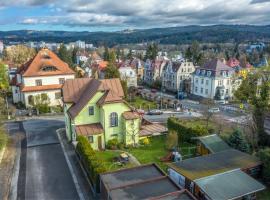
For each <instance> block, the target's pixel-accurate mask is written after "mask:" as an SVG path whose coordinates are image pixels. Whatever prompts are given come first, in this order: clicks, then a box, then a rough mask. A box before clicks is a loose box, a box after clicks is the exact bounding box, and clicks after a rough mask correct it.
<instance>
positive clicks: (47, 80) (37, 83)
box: [11, 49, 75, 107]
mask: <svg viewBox="0 0 270 200" xmlns="http://www.w3.org/2000/svg"><path fill="white" fill-rule="evenodd" d="M74 77H75V72H74V71H73V70H71V69H70V68H69V66H68V64H66V63H65V62H63V61H62V60H60V59H59V58H58V57H57V56H56V54H54V53H53V52H52V51H50V50H49V49H41V50H40V51H39V52H38V53H37V55H36V56H35V57H34V58H32V59H31V60H29V61H28V62H27V63H25V64H24V65H22V66H21V67H19V68H18V70H17V72H16V76H14V77H13V78H12V80H11V86H12V96H13V102H14V103H18V102H22V103H24V104H25V106H26V107H30V106H32V105H33V104H34V103H35V96H36V95H41V96H42V94H47V96H48V97H49V105H50V106H56V105H61V104H62V100H61V97H62V94H61V88H62V86H63V84H64V82H65V80H67V79H74Z"/></svg>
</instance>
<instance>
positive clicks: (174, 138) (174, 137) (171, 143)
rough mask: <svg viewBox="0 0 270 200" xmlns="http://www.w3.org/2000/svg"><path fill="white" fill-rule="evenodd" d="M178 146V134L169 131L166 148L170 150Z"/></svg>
mask: <svg viewBox="0 0 270 200" xmlns="http://www.w3.org/2000/svg"><path fill="white" fill-rule="evenodd" d="M177 146H178V134H177V132H176V131H170V132H169V133H168V134H167V139H166V148H167V149H169V150H171V149H173V148H175V147H177Z"/></svg>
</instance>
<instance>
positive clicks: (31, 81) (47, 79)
mask: <svg viewBox="0 0 270 200" xmlns="http://www.w3.org/2000/svg"><path fill="white" fill-rule="evenodd" d="M59 78H65V79H74V75H57V76H37V77H23V83H24V85H25V86H36V80H39V79H41V80H42V85H53V84H59Z"/></svg>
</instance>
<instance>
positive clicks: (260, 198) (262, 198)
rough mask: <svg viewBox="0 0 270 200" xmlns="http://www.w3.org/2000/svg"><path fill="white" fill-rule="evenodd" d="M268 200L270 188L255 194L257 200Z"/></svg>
mask: <svg viewBox="0 0 270 200" xmlns="http://www.w3.org/2000/svg"><path fill="white" fill-rule="evenodd" d="M268 199H270V187H268V188H266V189H265V190H264V191H262V192H258V193H257V200H268Z"/></svg>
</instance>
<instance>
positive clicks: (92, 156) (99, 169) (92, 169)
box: [76, 136, 106, 184]
mask: <svg viewBox="0 0 270 200" xmlns="http://www.w3.org/2000/svg"><path fill="white" fill-rule="evenodd" d="M77 141H78V144H77V146H76V152H77V153H78V154H79V155H80V158H81V160H82V163H83V165H84V167H85V170H86V171H87V172H88V175H89V178H90V179H91V180H92V181H93V183H96V184H98V182H99V174H100V173H103V172H106V168H105V165H104V162H103V160H101V159H100V158H99V157H98V156H97V155H96V152H95V151H94V150H93V148H92V147H91V144H90V143H89V142H88V140H87V138H86V137H84V136H78V137H77Z"/></svg>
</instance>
